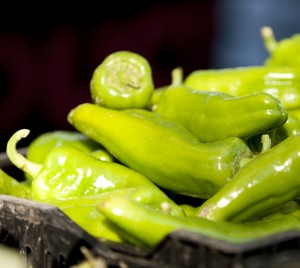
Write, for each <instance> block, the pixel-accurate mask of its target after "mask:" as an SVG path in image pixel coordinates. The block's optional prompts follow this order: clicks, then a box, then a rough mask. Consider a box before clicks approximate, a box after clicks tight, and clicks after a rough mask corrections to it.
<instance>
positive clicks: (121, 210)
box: [97, 197, 300, 247]
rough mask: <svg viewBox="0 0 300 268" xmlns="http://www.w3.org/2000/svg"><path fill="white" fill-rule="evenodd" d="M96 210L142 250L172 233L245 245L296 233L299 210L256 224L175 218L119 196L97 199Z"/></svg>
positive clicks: (269, 217) (256, 222) (271, 217)
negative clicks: (287, 232)
mask: <svg viewBox="0 0 300 268" xmlns="http://www.w3.org/2000/svg"><path fill="white" fill-rule="evenodd" d="M97 208H98V209H99V210H100V212H101V213H103V214H104V215H105V217H106V218H107V219H108V220H109V221H111V223H112V224H114V225H115V226H116V230H120V236H122V234H124V233H127V237H129V236H130V237H133V238H135V240H136V241H139V243H140V244H143V245H144V246H145V247H154V246H157V244H158V243H159V242H161V241H162V240H163V239H164V238H165V237H166V236H167V235H168V234H170V233H171V232H173V231H176V230H185V231H191V232H194V233H197V234H201V235H205V236H208V237H211V238H214V239H218V240H223V241H227V242H232V243H245V242H249V241H253V240H255V239H259V238H264V237H267V236H270V235H272V234H276V233H280V232H284V231H288V230H300V219H299V214H300V213H299V211H296V212H293V213H290V214H283V213H276V214H272V215H270V216H268V217H266V218H265V219H263V220H260V221H255V222H249V223H245V224H240V223H232V222H217V221H211V220H208V219H201V218H193V217H189V218H183V217H175V216H171V215H168V214H164V213H161V212H159V211H157V210H154V209H153V208H151V207H149V206H145V205H142V204H140V203H137V202H135V201H133V200H130V199H128V198H121V197H117V198H114V197H108V198H107V200H101V202H99V204H98V206H97ZM145 230H147V232H146V233H145ZM125 241H126V238H125ZM130 242H131V241H129V243H130Z"/></svg>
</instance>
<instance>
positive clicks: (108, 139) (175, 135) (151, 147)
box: [68, 103, 252, 198]
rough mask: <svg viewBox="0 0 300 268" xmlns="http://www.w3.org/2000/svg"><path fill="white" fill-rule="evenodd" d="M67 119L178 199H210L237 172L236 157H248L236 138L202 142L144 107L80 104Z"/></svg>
mask: <svg viewBox="0 0 300 268" xmlns="http://www.w3.org/2000/svg"><path fill="white" fill-rule="evenodd" d="M68 120H69V122H70V124H72V125H73V126H74V127H75V129H77V130H78V131H80V132H82V133H84V134H85V135H87V136H88V137H90V138H91V139H94V140H96V141H98V142H99V143H100V144H102V145H103V146H104V147H105V148H106V149H107V150H108V151H109V152H110V153H111V154H112V155H113V156H114V157H115V158H116V159H118V160H119V161H120V162H121V163H123V164H124V165H126V166H128V167H130V168H132V169H133V170H136V171H138V172H140V173H142V174H143V175H145V176H146V177H147V178H149V179H150V180H152V181H153V182H154V183H155V184H157V185H158V186H160V187H162V188H164V189H167V190H169V191H171V192H176V193H179V194H183V195H190V196H195V197H202V198H208V197H210V196H211V195H213V194H215V193H216V191H218V190H219V189H220V188H221V187H223V186H224V184H226V183H227V182H228V181H229V180H230V178H231V177H232V176H233V174H234V173H235V172H236V171H237V170H238V169H239V162H240V161H241V159H243V158H249V157H251V156H252V152H251V150H250V149H249V148H248V146H247V145H246V143H245V142H244V141H243V140H241V139H240V138H237V137H232V138H228V139H225V140H222V141H216V142H214V143H209V144H208V143H201V142H199V140H198V139H197V138H196V137H195V136H193V135H192V134H191V133H190V132H189V131H187V130H186V129H185V128H184V127H183V126H181V125H179V124H176V123H174V122H172V121H170V120H167V119H165V118H164V117H162V116H161V115H159V114H158V113H155V112H151V111H148V110H144V109H127V110H114V109H108V108H105V107H100V106H98V105H95V104H92V103H84V104H80V105H78V106H77V107H75V108H74V109H72V110H71V111H70V113H69V115H68Z"/></svg>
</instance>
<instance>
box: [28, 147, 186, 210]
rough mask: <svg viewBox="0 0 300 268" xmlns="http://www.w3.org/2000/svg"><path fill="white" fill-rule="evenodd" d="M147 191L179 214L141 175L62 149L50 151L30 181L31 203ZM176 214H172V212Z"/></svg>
mask: <svg viewBox="0 0 300 268" xmlns="http://www.w3.org/2000/svg"><path fill="white" fill-rule="evenodd" d="M141 186H144V187H147V189H149V191H150V192H153V195H154V193H156V194H157V198H158V197H160V199H158V200H159V202H163V201H166V202H168V203H169V204H170V206H171V207H172V208H174V211H176V210H178V211H181V210H180V209H179V208H178V207H177V205H175V203H174V202H172V201H171V200H170V199H169V198H168V197H167V196H166V195H165V194H164V193H163V192H162V191H161V190H160V189H159V188H157V187H156V186H155V185H154V184H153V183H152V182H151V181H150V180H148V179H147V178H146V177H145V176H143V175H142V174H140V173H138V172H136V171H134V170H131V169H130V168H127V167H125V166H123V165H121V164H119V163H113V162H104V161H101V160H98V159H95V158H94V157H92V156H89V155H87V154H85V153H84V152H81V151H78V150H77V149H75V148H73V147H68V146H66V145H64V146H59V147H55V148H53V149H52V150H51V151H50V152H49V153H48V154H47V156H46V158H45V162H44V165H43V168H42V169H41V170H40V172H39V173H38V175H37V176H36V177H35V178H34V180H33V181H32V195H33V198H34V199H48V200H49V199H61V198H71V197H81V196H86V195H95V194H99V193H103V192H108V191H111V190H114V189H123V188H131V187H141ZM175 213H176V212H175Z"/></svg>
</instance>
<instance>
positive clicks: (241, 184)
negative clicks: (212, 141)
mask: <svg viewBox="0 0 300 268" xmlns="http://www.w3.org/2000/svg"><path fill="white" fill-rule="evenodd" d="M299 174H300V135H295V136H291V137H288V138H286V139H285V140H283V141H282V142H280V143H278V144H277V145H275V146H274V147H272V148H270V149H269V150H267V151H265V152H264V153H262V154H260V155H258V156H257V157H256V158H254V159H253V160H251V161H250V162H248V163H247V164H246V165H244V166H243V167H241V168H240V169H239V170H238V171H237V173H236V174H235V175H234V176H233V178H232V179H231V180H230V181H229V182H228V183H227V184H226V185H225V186H224V187H223V188H222V189H220V191H219V192H217V193H216V194H215V195H214V196H213V197H211V198H210V199H208V200H206V201H205V202H204V203H203V204H202V205H201V206H200V207H199V208H198V209H197V210H196V215H197V216H198V217H202V218H207V219H211V220H216V221H226V220H227V221H246V220H249V219H252V218H259V217H260V215H261V214H263V213H265V212H266V211H268V210H270V209H273V208H275V207H277V206H280V205H282V204H284V203H286V202H288V201H290V200H295V199H296V198H298V197H299V196H300V176H299Z"/></svg>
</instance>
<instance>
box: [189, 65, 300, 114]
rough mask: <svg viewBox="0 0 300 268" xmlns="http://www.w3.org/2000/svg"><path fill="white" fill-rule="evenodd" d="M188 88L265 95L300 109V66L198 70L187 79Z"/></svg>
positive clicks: (230, 93)
mask: <svg viewBox="0 0 300 268" xmlns="http://www.w3.org/2000/svg"><path fill="white" fill-rule="evenodd" d="M184 84H185V85H186V86H188V87H191V88H193V89H197V90H205V91H221V92H224V93H226V94H229V95H232V96H235V97H239V96H244V95H249V94H252V93H256V92H265V93H269V94H271V95H273V96H274V97H275V98H277V99H278V100H279V101H280V102H281V104H282V105H283V107H284V108H285V109H287V110H288V109H296V108H299V107H300V66H299V68H297V67H281V66H246V67H236V68H226V69H217V70H196V71H193V72H192V73H190V74H189V75H188V76H187V77H186V79H185V81H184Z"/></svg>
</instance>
